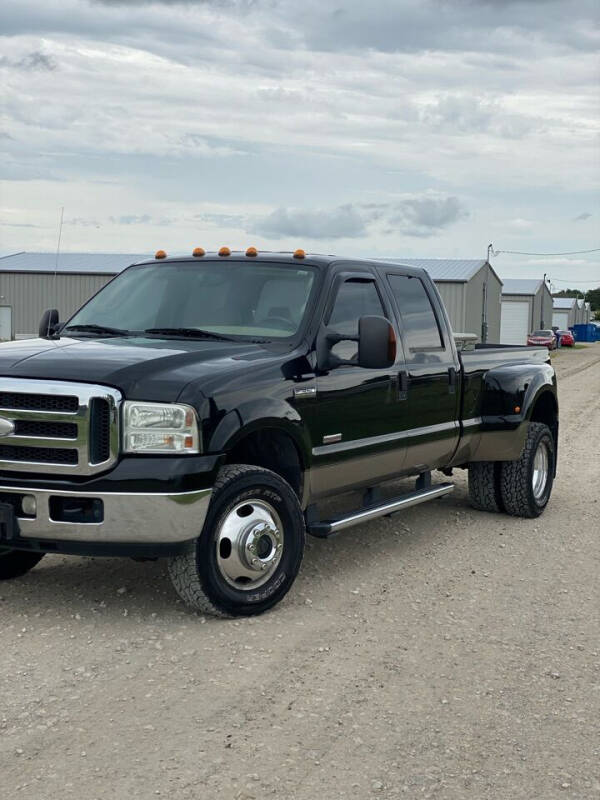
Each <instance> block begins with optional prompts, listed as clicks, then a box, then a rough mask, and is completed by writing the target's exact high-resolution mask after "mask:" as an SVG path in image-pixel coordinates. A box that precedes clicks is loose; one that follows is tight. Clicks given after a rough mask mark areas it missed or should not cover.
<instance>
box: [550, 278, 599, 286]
mask: <svg viewBox="0 0 600 800" xmlns="http://www.w3.org/2000/svg"><path fill="white" fill-rule="evenodd" d="M552 283H570V284H571V285H573V286H576V285H577V284H578V283H579V284H581V283H585V284H588V283H600V278H597V279H596V280H591V281H565V280H563V279H562V278H552Z"/></svg>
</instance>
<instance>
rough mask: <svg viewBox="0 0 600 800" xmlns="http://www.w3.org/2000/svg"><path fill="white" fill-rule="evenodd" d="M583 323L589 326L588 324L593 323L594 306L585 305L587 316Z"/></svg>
mask: <svg viewBox="0 0 600 800" xmlns="http://www.w3.org/2000/svg"><path fill="white" fill-rule="evenodd" d="M583 321H584V322H585V323H586V324H587V323H588V322H591V321H592V304H591V303H586V304H585V316H584V318H583Z"/></svg>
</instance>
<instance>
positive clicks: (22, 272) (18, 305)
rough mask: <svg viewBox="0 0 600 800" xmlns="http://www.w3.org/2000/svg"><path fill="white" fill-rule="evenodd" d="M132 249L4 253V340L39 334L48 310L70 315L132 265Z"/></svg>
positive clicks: (0, 280)
mask: <svg viewBox="0 0 600 800" xmlns="http://www.w3.org/2000/svg"><path fill="white" fill-rule="evenodd" d="M145 258H148V256H147V255H142V254H132V253H61V254H60V255H59V257H58V262H57V258H56V253H25V252H23V253H15V254H14V255H9V256H3V257H0V340H5V339H11V338H12V339H23V338H28V337H30V336H37V332H38V326H39V322H40V319H41V316H42V314H43V312H44V311H45V310H46V309H47V308H57V309H58V311H59V313H60V318H61V319H62V320H64V319H66V318H68V317H69V316H70V315H71V314H72V313H73V312H74V311H76V310H77V309H78V308H79V307H80V306H81V305H83V303H84V302H85V301H86V300H88V299H89V298H90V297H91V296H92V295H93V294H95V293H96V292H97V291H98V290H99V289H101V288H102V287H103V286H104V284H106V283H108V281H109V280H110V279H111V278H112V276H113V275H116V274H117V273H119V272H120V271H121V270H123V269H125V267H127V266H129V264H133V263H134V262H136V261H142V260H143V259H145Z"/></svg>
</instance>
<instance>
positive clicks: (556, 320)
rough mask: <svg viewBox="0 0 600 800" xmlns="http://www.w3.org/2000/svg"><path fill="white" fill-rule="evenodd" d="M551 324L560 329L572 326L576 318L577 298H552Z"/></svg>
mask: <svg viewBox="0 0 600 800" xmlns="http://www.w3.org/2000/svg"><path fill="white" fill-rule="evenodd" d="M552 308H553V310H552V326H553V327H556V328H560V330H561V331H563V330H566V329H567V328H570V327H572V326H573V325H575V323H576V319H577V300H576V299H575V298H574V297H553V298H552Z"/></svg>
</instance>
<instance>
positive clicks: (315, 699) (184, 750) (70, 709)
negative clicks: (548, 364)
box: [0, 345, 600, 800]
mask: <svg viewBox="0 0 600 800" xmlns="http://www.w3.org/2000/svg"><path fill="white" fill-rule="evenodd" d="M554 363H555V365H556V367H557V371H558V373H559V396H560V403H561V436H560V448H559V455H560V458H559V475H558V479H557V482H556V484H555V488H554V494H553V496H552V499H551V501H550V505H549V507H548V509H547V511H546V513H545V514H544V516H543V517H542V518H540V519H538V520H523V519H513V518H509V517H507V516H504V515H490V514H484V513H480V512H476V511H473V510H471V509H470V508H469V506H468V503H467V493H466V476H465V474H464V473H462V472H460V471H459V472H458V474H457V475H456V483H457V489H456V491H455V492H454V494H452V495H450V496H449V497H447V498H445V499H443V500H439V501H436V502H435V503H431V504H428V505H424V506H421V507H416V508H413V509H409V510H407V511H406V512H404V513H402V514H401V515H396V516H395V517H393V518H389V519H384V520H377V521H375V522H372V523H370V524H366V525H363V526H361V527H358V528H353V529H351V530H349V531H348V532H346V533H343V534H341V535H340V536H339V537H337V538H335V539H333V540H329V541H320V540H311V541H310V542H309V549H308V551H307V553H306V558H305V562H304V565H303V568H302V572H301V574H300V577H299V579H298V581H297V583H296V585H295V587H294V588H293V589H292V591H291V593H290V594H289V595H288V598H287V599H286V600H285V601H284V602H283V603H282V604H281V605H280V606H279V607H277V608H276V609H274V610H273V611H271V612H270V613H268V614H266V615H264V616H262V617H260V618H257V619H248V620H243V621H223V620H214V619H211V618H206V619H204V618H202V617H199V616H196V615H195V614H193V613H190V612H188V611H187V610H186V609H185V608H184V607H183V606H182V605H181V604H180V603H178V602H177V599H176V596H175V594H174V591H173V590H172V589H171V586H170V584H169V581H168V578H167V576H166V570H165V565H164V563H162V562H157V563H149V564H148V563H146V564H137V563H134V562H133V561H128V560H101V559H80V558H63V557H57V556H50V557H47V558H45V559H44V560H43V561H42V562H41V564H40V565H39V566H38V567H37V568H36V569H35V570H34V571H33V572H31V573H30V574H29V575H27V576H26V577H24V578H22V579H19V580H16V581H11V582H7V583H3V584H2V585H0V615H1V619H2V622H3V625H2V638H1V640H0V797H1V798H2V800H13V799H14V798H19V797H23V798H28V800H42V799H43V800H46V799H47V800H55V799H56V800H65V799H68V798H71V797H73V798H77V800H94V798H98V800H100V799H101V800H104V798H110V800H121V799H123V800H125V798H126V799H127V800H130V798H150V797H157V796H160V797H164V798H170V800H188V798H189V799H190V800H191V799H192V798H193V799H194V800H213V798H214V799H215V800H216V799H217V798H219V800H233V799H234V798H237V799H238V800H252V799H253V798H256V800H258V799H259V798H268V797H274V798H279V799H280V800H335V799H336V798H357V800H365V799H366V798H372V797H381V798H396V797H400V798H403V797H407V798H451V799H452V800H454V798H476V799H477V800H482V799H483V798H494V800H498V798H500V799H503V798H507V800H508V798H510V800H514V799H515V798H527V799H528V800H536V799H537V798H541V799H543V800H551V799H552V798H581V799H582V800H588V799H589V798H594V797H600V589H599V581H598V575H599V567H600V525H599V522H598V521H599V518H600V345H590V346H589V347H588V348H586V349H581V350H575V351H573V352H564V351H561V352H559V353H558V354H557V355H556V358H555V360H554Z"/></svg>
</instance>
